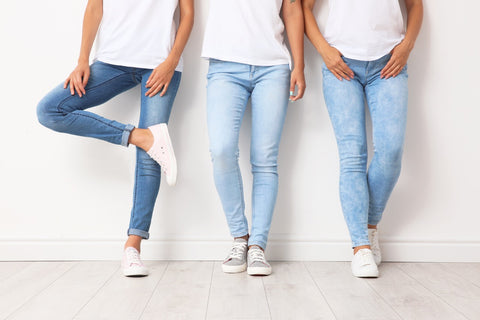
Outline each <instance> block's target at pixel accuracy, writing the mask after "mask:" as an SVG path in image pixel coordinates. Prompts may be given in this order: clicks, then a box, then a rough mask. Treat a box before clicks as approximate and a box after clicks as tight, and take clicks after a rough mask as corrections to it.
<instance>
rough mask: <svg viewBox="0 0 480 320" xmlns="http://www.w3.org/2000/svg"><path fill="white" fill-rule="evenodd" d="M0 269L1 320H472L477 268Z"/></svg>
mask: <svg viewBox="0 0 480 320" xmlns="http://www.w3.org/2000/svg"><path fill="white" fill-rule="evenodd" d="M147 264H148V266H149V267H150V271H151V274H150V276H148V277H144V278H126V277H123V276H122V275H121V270H120V266H119V263H118V262H116V261H115V262H111V261H107V262H106V261H94V262H88V261H82V262H0V320H2V319H9V320H10V319H15V320H18V319H29V320H31V319H39V320H43V319H45V320H47V319H48V320H56V319H58V320H67V319H76V320H83V319H88V320H97V319H106V320H123V319H125V320H134V319H135V320H137V319H142V320H147V319H148V320H151V319H188V320H190V319H192V320H196V319H222V320H229V319H255V320H257V319H258V320H261V319H294V320H313V319H346V320H350V319H352V320H353V319H355V320H357V319H368V320H373V319H382V320H386V319H414V320H416V319H418V320H429V319H434V320H443V319H445V320H456V319H471V320H477V319H480V263H384V264H382V266H381V267H380V277H379V278H378V279H357V278H355V277H353V276H352V275H351V272H350V264H349V263H347V262H273V263H272V266H273V270H274V272H273V274H272V275H271V276H269V277H250V276H248V275H247V274H246V273H241V274H224V273H223V272H222V269H221V264H220V262H218V261H171V262H168V261H149V262H147Z"/></svg>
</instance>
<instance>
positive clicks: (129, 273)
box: [123, 270, 148, 277]
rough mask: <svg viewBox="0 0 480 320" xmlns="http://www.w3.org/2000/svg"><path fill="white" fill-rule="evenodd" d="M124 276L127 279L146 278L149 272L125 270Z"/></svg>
mask: <svg viewBox="0 0 480 320" xmlns="http://www.w3.org/2000/svg"><path fill="white" fill-rule="evenodd" d="M123 275H124V276H125V277H146V276H148V271H138V270H123Z"/></svg>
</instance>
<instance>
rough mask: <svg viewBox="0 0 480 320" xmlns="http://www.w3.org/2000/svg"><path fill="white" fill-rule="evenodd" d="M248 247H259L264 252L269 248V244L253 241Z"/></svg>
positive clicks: (249, 242)
mask: <svg viewBox="0 0 480 320" xmlns="http://www.w3.org/2000/svg"><path fill="white" fill-rule="evenodd" d="M248 246H249V247H250V246H259V247H260V248H262V249H263V250H265V249H266V248H267V243H266V242H263V241H258V240H252V241H250V240H249V241H248Z"/></svg>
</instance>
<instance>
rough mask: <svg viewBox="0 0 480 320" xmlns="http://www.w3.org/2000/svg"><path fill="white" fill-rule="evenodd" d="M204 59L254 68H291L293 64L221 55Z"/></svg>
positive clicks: (204, 56) (283, 61) (275, 60)
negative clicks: (241, 64) (279, 66)
mask: <svg viewBox="0 0 480 320" xmlns="http://www.w3.org/2000/svg"><path fill="white" fill-rule="evenodd" d="M201 57H202V58H204V59H207V60H208V59H216V60H222V61H229V62H236V63H243V64H248V65H252V66H261V67H268V66H278V65H282V64H288V65H289V66H291V62H290V60H289V59H273V60H257V59H249V58H245V57H231V56H230V57H225V56H221V55H213V54H202V56H201Z"/></svg>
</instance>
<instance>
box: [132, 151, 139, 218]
mask: <svg viewBox="0 0 480 320" xmlns="http://www.w3.org/2000/svg"><path fill="white" fill-rule="evenodd" d="M137 148H138V147H137ZM137 161H138V160H137ZM138 174H139V170H138V165H136V166H135V186H134V188H133V206H132V213H131V214H130V222H132V221H133V217H134V212H135V208H136V200H137V188H138Z"/></svg>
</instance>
